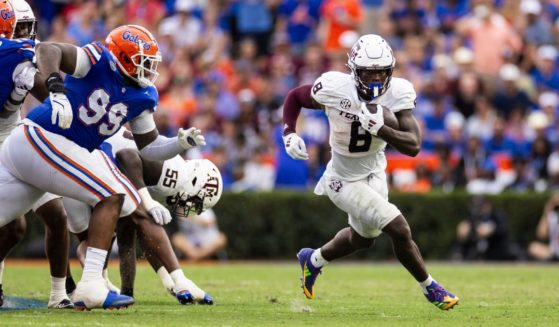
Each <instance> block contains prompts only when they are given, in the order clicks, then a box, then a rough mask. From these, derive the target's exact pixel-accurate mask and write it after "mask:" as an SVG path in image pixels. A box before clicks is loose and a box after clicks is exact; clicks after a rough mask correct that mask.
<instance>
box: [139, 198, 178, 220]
mask: <svg viewBox="0 0 559 327" xmlns="http://www.w3.org/2000/svg"><path fill="white" fill-rule="evenodd" d="M155 204H156V205H155V206H154V207H151V208H150V209H147V208H146V209H147V211H148V212H149V215H150V216H151V218H152V219H153V221H155V223H157V224H159V225H167V224H168V223H169V222H171V219H172V218H171V213H170V212H169V210H167V208H165V207H164V206H162V205H161V204H160V203H159V202H155ZM144 206H145V204H144Z"/></svg>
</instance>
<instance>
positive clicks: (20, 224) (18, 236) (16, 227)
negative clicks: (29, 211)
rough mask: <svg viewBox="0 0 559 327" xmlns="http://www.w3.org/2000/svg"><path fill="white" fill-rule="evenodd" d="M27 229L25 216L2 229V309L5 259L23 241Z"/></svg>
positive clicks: (0, 248)
mask: <svg viewBox="0 0 559 327" xmlns="http://www.w3.org/2000/svg"><path fill="white" fill-rule="evenodd" d="M26 229H27V222H26V221H25V217H23V216H21V217H19V218H17V219H16V220H14V221H12V222H10V223H8V224H7V225H6V226H4V227H2V228H0V307H1V306H2V305H4V290H3V288H2V278H3V275H4V259H5V258H6V257H7V256H8V254H9V253H10V251H11V250H12V249H13V248H14V247H15V246H16V244H17V243H19V241H21V240H22V239H23V236H24V235H25V230H26Z"/></svg>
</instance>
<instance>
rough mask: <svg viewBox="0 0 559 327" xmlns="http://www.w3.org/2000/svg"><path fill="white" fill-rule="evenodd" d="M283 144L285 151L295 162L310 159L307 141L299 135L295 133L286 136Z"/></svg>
mask: <svg viewBox="0 0 559 327" xmlns="http://www.w3.org/2000/svg"><path fill="white" fill-rule="evenodd" d="M283 144H284V145H285V151H286V152H287V154H288V155H289V156H290V157H291V158H293V159H295V160H308V159H309V154H308V153H307V146H306V145H305V141H303V139H302V138H301V137H300V136H299V135H297V134H295V133H291V134H288V135H284V136H283Z"/></svg>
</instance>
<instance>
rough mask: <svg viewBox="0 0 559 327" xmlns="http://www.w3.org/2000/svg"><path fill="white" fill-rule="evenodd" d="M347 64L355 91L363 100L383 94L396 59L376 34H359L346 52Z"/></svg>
mask: <svg viewBox="0 0 559 327" xmlns="http://www.w3.org/2000/svg"><path fill="white" fill-rule="evenodd" d="M348 56H349V59H348V61H347V66H348V67H349V69H351V74H352V76H353V78H354V79H355V86H356V87H357V93H358V94H359V96H360V97H361V98H362V99H363V100H365V101H371V100H372V99H374V98H376V97H378V96H380V95H382V94H384V93H385V92H386V90H387V89H388V88H389V87H390V79H391V77H392V71H393V70H394V65H395V64H396V59H395V58H394V55H393V53H392V49H391V48H390V46H389V45H388V43H387V42H386V41H385V40H384V39H383V38H382V37H380V36H378V35H376V34H367V35H363V36H361V37H360V38H359V39H358V40H357V42H355V44H354V45H353V47H352V48H351V53H349V54H348Z"/></svg>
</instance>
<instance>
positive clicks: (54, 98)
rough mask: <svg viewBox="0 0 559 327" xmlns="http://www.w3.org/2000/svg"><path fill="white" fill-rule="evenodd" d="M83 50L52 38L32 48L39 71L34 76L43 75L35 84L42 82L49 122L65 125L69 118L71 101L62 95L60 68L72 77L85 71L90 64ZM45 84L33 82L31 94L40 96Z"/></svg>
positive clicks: (70, 117) (64, 90)
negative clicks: (34, 87) (49, 108)
mask: <svg viewBox="0 0 559 327" xmlns="http://www.w3.org/2000/svg"><path fill="white" fill-rule="evenodd" d="M84 51H85V50H83V49H82V48H78V47H77V46H75V45H71V44H67V43H54V42H41V43H39V44H37V46H36V48H35V54H36V59H37V68H38V69H39V71H40V72H41V75H39V76H38V78H39V77H40V78H44V80H41V81H39V82H38V83H35V84H37V85H40V84H42V83H43V82H44V87H45V88H46V89H47V90H48V94H49V99H50V104H51V107H52V116H51V121H52V123H53V124H56V123H57V121H58V126H59V127H60V128H64V129H66V128H69V127H70V125H71V124H72V119H73V112H72V105H71V104H70V101H69V100H68V98H67V97H66V94H65V93H66V88H65V87H64V81H63V79H62V75H60V72H64V73H66V74H70V75H73V76H75V77H83V76H85V75H87V73H88V72H89V70H90V69H91V65H92V64H91V63H90V61H88V59H87V54H86V53H85V52H84ZM45 88H42V87H41V86H37V89H36V90H34V91H33V92H34V93H33V94H34V95H35V94H36V96H37V98H40V97H44V96H45V94H46V92H47V91H45Z"/></svg>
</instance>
